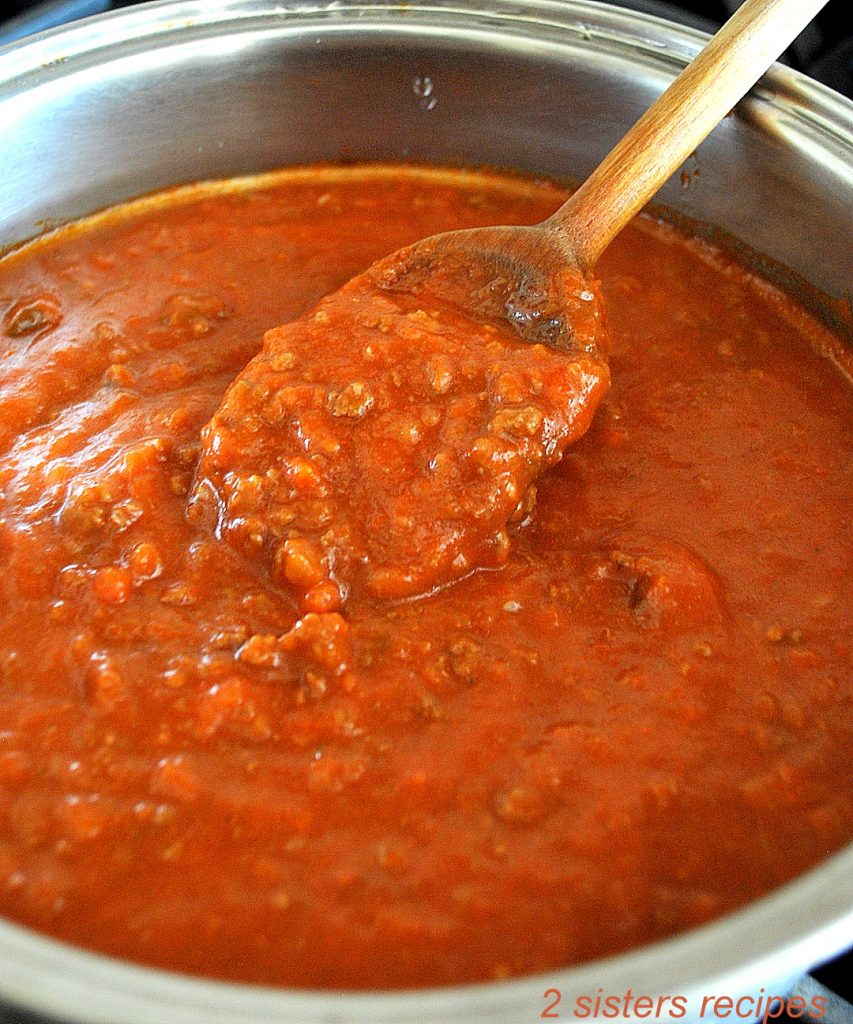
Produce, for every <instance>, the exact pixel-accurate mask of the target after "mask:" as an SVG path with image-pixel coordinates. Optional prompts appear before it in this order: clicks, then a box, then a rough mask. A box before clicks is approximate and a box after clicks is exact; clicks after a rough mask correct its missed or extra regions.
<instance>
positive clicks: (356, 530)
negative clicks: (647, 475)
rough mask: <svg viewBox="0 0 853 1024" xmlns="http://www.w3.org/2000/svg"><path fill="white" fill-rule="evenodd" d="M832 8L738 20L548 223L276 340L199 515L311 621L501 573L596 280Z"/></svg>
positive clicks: (600, 345)
mask: <svg viewBox="0 0 853 1024" xmlns="http://www.w3.org/2000/svg"><path fill="white" fill-rule="evenodd" d="M824 2H825V0H748V2H747V3H746V4H744V6H743V7H742V8H741V9H740V11H739V12H738V13H737V14H736V15H735V16H734V17H733V18H732V19H731V21H730V22H729V23H728V24H727V25H726V26H725V28H723V29H722V31H721V32H720V33H719V34H718V35H717V36H716V37H715V38H714V39H713V40H712V41H711V43H710V44H709V45H708V47H707V48H706V49H705V50H704V51H703V52H702V53H701V54H700V56H699V57H697V58H696V60H695V61H694V62H693V63H692V64H691V65H690V66H689V67H688V68H687V69H686V70H685V71H684V72H683V74H682V75H681V76H680V77H679V78H678V79H677V80H676V81H675V82H674V84H673V85H672V86H671V87H670V89H668V90H667V92H666V93H664V95H663V96H662V97H661V99H660V100H659V101H658V102H657V103H656V104H655V105H654V106H653V107H652V108H651V110H650V111H649V112H648V113H647V114H646V115H645V116H644V117H643V118H642V119H641V120H640V121H639V122H638V123H637V125H636V126H635V127H634V128H633V129H632V130H631V131H630V132H628V134H627V135H626V136H625V138H624V139H623V140H622V141H621V142H620V143H619V144H618V145H617V146H616V148H615V149H614V150H613V151H612V153H610V155H609V156H608V157H607V158H606V159H605V160H604V162H603V163H602V164H601V166H600V167H599V168H598V169H597V170H596V171H595V172H594V173H593V174H592V176H591V177H590V178H589V179H588V181H587V182H586V184H584V185H583V186H582V187H581V188H580V189H579V190H578V191H577V192H576V193H575V194H574V195H573V196H572V198H571V199H570V200H569V201H568V202H567V203H565V204H564V205H563V206H562V207H561V208H560V209H559V210H558V211H557V212H556V213H555V214H554V215H553V216H552V217H550V218H549V219H548V220H546V221H545V222H544V223H542V224H539V225H536V226H534V227H496V228H478V229H474V230H469V231H455V232H450V233H447V234H443V235H435V236H433V237H431V238H428V239H425V240H423V241H421V242H417V243H415V244H414V245H412V246H409V247H408V248H406V249H402V250H400V251H398V252H396V253H394V254H392V255H391V256H389V257H387V258H386V259H384V260H381V261H380V262H379V263H375V264H374V265H373V266H372V267H370V268H369V269H368V270H367V271H365V272H364V273H363V274H360V275H359V276H358V277H356V278H353V279H352V280H351V281H349V282H348V283H347V284H346V285H344V286H343V287H342V288H340V289H339V290H338V291H337V292H334V293H333V294H332V295H329V296H327V297H326V298H325V299H323V300H322V301H321V302H320V303H319V304H318V305H317V306H316V307H315V308H314V309H313V310H310V311H309V312H308V313H306V314H305V315H304V316H303V317H301V318H300V319H299V320H296V321H293V322H292V323H290V324H285V325H283V326H282V327H279V328H275V329H273V330H271V331H268V332H267V334H266V336H265V343H264V349H263V351H262V352H261V353H259V354H258V355H257V356H256V357H255V358H254V359H253V360H252V361H251V362H250V363H249V364H248V366H247V367H246V368H245V370H244V371H243V372H242V373H241V374H240V376H239V377H238V378H237V379H236V380H235V382H234V383H233V384H232V386H231V388H230V389H229V391H228V393H227V394H226V396H225V398H224V400H223V402H222V405H221V406H220V408H219V410H218V412H217V413H216V415H215V416H214V417H213V419H212V420H211V421H210V423H209V424H208V425H207V427H206V428H205V430H204V431H203V433H202V452H201V458H200V461H199V467H198V473H197V478H196V487H195V488H194V491H193V497H192V502H191V506H190V512H191V514H192V515H193V516H194V517H195V518H196V519H197V520H198V521H199V522H210V524H211V527H212V529H213V530H215V532H216V533H217V535H218V536H222V537H227V538H228V539H229V541H230V542H231V543H233V544H234V545H235V546H237V547H238V548H240V549H241V550H244V551H245V552H246V553H247V554H257V555H259V556H260V557H262V558H264V559H266V560H268V561H269V562H270V564H271V573H272V576H273V578H274V579H275V580H276V582H278V583H280V584H281V585H282V586H287V587H290V588H292V589H293V590H295V591H296V593H297V595H298V599H299V602H300V606H301V609H302V610H303V611H304V612H306V613H309V612H310V613H313V614H323V613H333V614H336V613H337V610H338V609H339V608H340V607H341V606H342V605H343V604H344V603H345V602H346V601H348V600H350V599H351V598H358V597H359V595H367V596H368V597H369V599H376V598H380V599H387V598H390V599H398V598H405V597H413V596H417V595H419V594H424V593H428V592H430V591H431V590H433V589H434V588H436V587H440V586H443V585H445V584H447V583H449V582H452V581H454V580H457V579H460V578H462V577H463V576H466V575H467V574H468V573H470V572H472V571H474V570H475V569H478V568H483V567H486V566H492V567H498V566H500V565H503V564H504V563H505V562H506V559H507V557H508V551H509V547H510V534H509V530H510V528H511V527H512V526H513V524H520V523H522V524H523V523H524V522H525V521H526V520H527V519H528V518H529V516H530V515H531V514H532V509H533V506H534V504H535V495H536V490H535V482H536V478H537V477H538V476H539V475H540V474H541V473H542V472H544V471H545V470H546V469H548V468H550V467H551V466H554V465H555V464H556V463H557V462H558V461H559V459H560V458H561V456H562V454H563V452H564V451H565V449H566V448H567V446H568V445H569V444H571V443H572V442H573V441H575V440H576V439H577V438H579V437H580V436H581V435H582V434H583V433H584V431H585V430H586V429H587V428H588V427H589V424H590V422H591V420H592V416H593V414H594V413H595V409H596V407H597V405H598V404H599V402H600V401H601V399H602V398H603V396H604V394H605V393H606V391H607V386H608V382H609V371H608V368H607V364H606V359H605V353H606V348H607V345H606V332H605V331H604V330H603V327H602V324H603V314H602V303H601V300H600V298H599V292H598V288H597V286H596V284H595V282H594V281H592V280H591V279H590V273H591V270H592V268H593V266H594V264H595V261H596V260H597V258H598V256H599V255H600V254H601V252H602V251H603V250H604V248H605V247H606V246H607V244H608V243H609V242H610V241H611V240H612V239H613V237H614V236H615V235H616V234H617V233H618V232H619V230H620V229H621V228H622V227H624V225H625V224H626V223H627V222H628V221H629V220H630V218H631V217H632V216H633V215H634V214H635V213H636V212H637V211H638V210H639V209H640V207H641V206H642V205H643V204H644V203H645V202H646V200H647V199H649V198H650V197H651V196H652V195H653V193H654V192H655V191H656V190H657V188H658V187H659V186H660V185H661V184H662V182H663V181H664V180H665V179H666V178H667V177H668V176H669V175H670V174H671V173H672V171H673V170H675V169H676V168H677V167H678V165H679V164H680V163H681V162H682V160H684V159H685V157H687V156H688V155H689V154H690V153H691V152H692V151H693V150H694V148H695V147H696V145H697V144H698V143H699V141H700V140H701V139H703V138H704V137H705V136H706V135H707V133H708V132H709V131H710V130H711V128H713V126H714V125H715V124H716V123H717V121H719V119H720V118H721V117H722V116H723V115H724V114H726V113H727V112H728V111H729V110H730V109H731V107H732V104H733V103H734V102H735V101H736V100H737V99H738V98H739V97H740V96H742V95H743V93H744V92H745V91H746V90H747V89H748V88H749V86H750V85H752V84H753V83H754V82H755V81H756V80H757V79H758V77H759V75H760V74H761V72H762V71H764V70H765V69H766V68H767V66H768V65H769V64H770V62H771V60H772V59H773V58H774V57H775V56H777V55H778V54H779V53H780V52H781V51H782V50H783V49H784V47H785V46H786V45H787V44H788V43H789V42H790V41H791V40H792V39H793V38H794V37H795V36H796V35H797V34H798V32H799V31H800V29H801V28H802V27H803V26H804V25H805V24H806V23H807V21H808V20H809V18H810V17H811V16H812V15H813V14H814V13H815V12H816V11H817V10H818V9H819V8H820V7H822V6H823V3H824ZM519 335H520V336H521V337H519ZM527 342H533V344H527ZM555 349H557V350H559V351H554V350H555ZM311 621H313V620H311ZM314 628H315V626H314V625H312V626H311V629H312V630H313V629H314ZM329 628H330V629H332V630H333V631H334V630H338V629H340V628H343V627H342V626H341V624H340V622H338V620H337V619H333V620H330V625H329ZM312 635H313V634H312ZM312 642H313V641H312ZM279 654H281V652H279ZM276 656H278V655H276ZM282 656H283V655H282Z"/></svg>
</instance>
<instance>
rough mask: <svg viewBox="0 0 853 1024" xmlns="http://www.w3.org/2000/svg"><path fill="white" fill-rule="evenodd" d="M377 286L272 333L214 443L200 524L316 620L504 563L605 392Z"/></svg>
mask: <svg viewBox="0 0 853 1024" xmlns="http://www.w3.org/2000/svg"><path fill="white" fill-rule="evenodd" d="M373 278H374V275H373V274H371V275H362V276H360V277H358V278H357V279H355V280H354V281H352V282H350V283H349V284H348V285H347V286H346V287H345V288H343V289H341V290H340V291H339V292H336V293H335V294H334V295H332V296H330V297H328V298H326V299H324V301H323V302H321V303H320V305H319V307H318V308H317V309H316V310H314V311H313V312H312V313H311V314H310V315H309V316H307V317H305V318H300V319H298V320H296V321H294V322H293V323H291V324H287V325H285V326H284V327H278V328H276V329H274V330H271V331H269V332H268V333H267V335H266V339H265V344H264V351H263V352H262V353H261V354H260V355H258V356H257V357H256V358H255V359H254V360H253V361H252V362H251V363H250V364H249V366H248V367H247V368H246V370H244V371H243V372H242V373H241V374H240V376H239V377H238V378H237V380H236V382H235V383H234V385H233V386H232V387H231V388H230V389H229V391H228V394H227V395H226V396H225V400H224V402H223V405H222V407H221V408H220V409H219V410H218V411H217V413H216V415H215V416H214V418H213V419H212V421H211V422H210V424H208V426H207V427H205V429H204V431H203V433H202V456H201V460H200V463H199V476H198V481H197V484H196V487H195V490H194V494H193V501H192V506H191V509H192V514H193V515H194V516H195V517H196V518H198V519H201V518H205V517H206V518H207V519H209V520H211V521H212V523H213V524H215V528H216V530H217V533H218V534H219V535H221V536H224V537H226V538H227V539H228V540H230V541H231V542H232V543H234V544H236V545H237V546H238V547H239V549H240V550H241V551H244V552H247V553H249V554H252V553H253V552H254V553H256V554H258V553H262V554H263V555H264V556H265V557H267V558H268V559H269V560H270V562H271V573H272V577H273V579H274V580H275V582H276V583H278V584H279V585H280V586H283V587H287V586H291V587H293V588H294V590H295V591H296V593H297V594H299V596H300V599H301V604H302V607H303V608H305V609H306V610H309V611H313V612H316V613H324V612H328V611H337V610H338V609H339V608H340V606H341V604H342V603H343V601H344V600H345V598H346V597H347V596H348V595H349V593H350V591H353V590H355V591H358V590H364V591H366V592H367V593H369V594H371V595H373V596H375V597H380V598H401V597H413V596H417V595H420V594H424V593H426V592H428V591H430V590H432V589H433V588H434V587H436V586H438V585H441V584H445V583H448V582H451V581H452V580H455V579H460V578H462V577H463V576H467V575H468V574H469V573H470V572H472V571H474V570H475V569H479V568H483V567H491V568H495V567H498V566H501V565H505V564H506V561H507V558H508V557H509V548H510V537H509V534H508V532H507V527H508V526H509V525H510V524H511V523H519V522H523V521H525V520H526V519H527V518H529V516H530V514H531V511H532V508H533V504H534V500H535V490H534V481H535V479H536V477H537V476H538V475H539V474H540V473H541V472H542V471H543V470H545V469H547V468H549V467H551V466H554V465H555V464H556V463H557V462H558V461H559V460H560V458H561V457H562V454H563V451H564V450H565V448H566V446H567V445H568V444H569V443H570V442H571V441H573V440H575V439H576V438H577V437H578V436H580V435H581V434H582V433H583V432H584V431H585V430H586V429H587V428H588V426H589V423H590V421H591V419H592V415H593V413H594V411H595V409H596V407H597V405H598V402H599V401H600V399H601V397H602V396H603V394H604V392H605V391H606V388H607V383H608V376H607V368H606V366H605V365H604V364H603V362H602V361H601V360H600V359H599V358H596V357H594V356H592V355H590V354H589V353H587V352H579V353H576V354H571V355H570V354H568V353H566V352H560V351H555V350H554V349H551V348H548V347H546V346H544V345H541V344H528V343H526V342H524V341H522V340H520V339H519V337H518V335H517V333H516V332H515V330H514V329H513V328H512V327H511V326H510V325H509V323H507V322H506V321H505V322H504V323H503V324H502V325H501V324H500V322H499V321H496V322H494V323H492V322H483V321H482V320H477V319H475V318H474V317H473V315H472V314H471V313H470V312H469V311H467V310H464V309H461V308H459V307H458V306H454V305H452V304H449V303H448V302H446V301H443V300H442V299H441V298H438V297H436V296H435V295H434V294H432V293H430V292H429V291H426V290H425V289H424V288H423V286H421V287H419V288H417V289H416V290H414V292H397V293H394V292H388V291H383V290H382V289H381V288H380V287H379V286H378V285H377V284H376V283H375V281H374V279H373ZM590 298H592V295H590Z"/></svg>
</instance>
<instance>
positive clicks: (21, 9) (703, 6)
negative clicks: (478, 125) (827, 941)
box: [0, 0, 853, 1024]
mask: <svg viewBox="0 0 853 1024" xmlns="http://www.w3.org/2000/svg"><path fill="white" fill-rule="evenodd" d="M611 2H613V3H615V4H616V5H617V6H619V7H627V8H631V9H633V10H638V11H645V12H646V13H648V14H657V15H660V16H662V17H665V18H670V19H671V20H673V21H679V22H681V23H682V24H687V25H690V26H691V27H693V28H698V29H702V30H704V31H707V32H713V31H715V30H716V29H717V28H718V27H719V26H720V25H721V24H722V22H723V21H725V20H726V18H728V17H729V15H730V14H731V13H732V12H733V11H734V10H735V9H736V8H737V7H738V6H740V3H739V0H611ZM482 3H483V6H484V7H485V6H487V4H488V0H482ZM132 4H133V0H40V2H35V0H12V2H11V4H10V3H9V2H8V0H7V2H6V3H5V4H4V5H3V7H4V10H5V13H0V45H2V44H3V43H6V42H11V41H12V40H14V39H16V38H22V37H23V36H25V35H29V34H31V33H32V32H37V31H41V30H42V29H46V28H51V27H53V26H55V25H59V24H62V23H63V22H66V21H72V20H74V19H75V18H79V17H85V16H86V15H90V14H97V13H99V12H101V11H106V10H114V9H116V8H118V7H128V6H132ZM784 60H785V63H787V64H789V65H790V66H791V67H794V68H796V69H797V70H799V71H803V72H805V73H806V74H809V75H811V77H812V78H815V79H817V80H818V81H819V82H823V83H824V84H825V85H828V86H829V87H830V88H832V89H835V90H836V91H837V92H840V93H843V94H844V95H846V96H848V97H850V98H851V99H853V0H829V2H828V3H827V5H826V6H825V7H824V8H823V10H822V11H821V12H820V13H819V14H818V16H817V17H816V18H815V20H814V21H813V22H812V24H811V25H810V26H809V27H808V28H807V29H806V30H805V32H803V34H802V35H801V36H800V37H799V38H798V39H797V40H796V41H795V42H794V44H793V45H792V46H791V47H790V49H789V50H788V51H787V52H786V54H785V57H784ZM850 939H851V943H853V935H851V936H850ZM812 974H813V975H814V977H815V978H817V979H818V980H819V981H820V982H822V983H823V984H824V985H827V986H828V987H829V988H830V989H832V990H833V991H834V992H837V993H838V994H839V995H841V996H843V997H844V998H845V999H847V1000H848V1001H853V953H848V954H847V956H844V957H840V958H839V959H837V960H835V961H833V962H832V963H830V964H827V965H826V966H825V967H823V968H821V969H819V970H816V971H813V972H812ZM19 1019H20V1020H21V1021H23V1020H25V1019H29V1018H23V1017H22V1018H19ZM6 1020H9V1021H11V1020H12V1018H11V1017H5V1016H4V1015H3V1011H2V1008H0V1024H4V1021H6ZM780 1024H781V1022H780Z"/></svg>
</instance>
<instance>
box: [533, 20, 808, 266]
mask: <svg viewBox="0 0 853 1024" xmlns="http://www.w3.org/2000/svg"><path fill="white" fill-rule="evenodd" d="M826 2H827V0H746V3H744V4H743V5H742V6H741V7H740V8H739V9H738V10H737V11H736V13H735V14H734V15H733V16H732V17H731V18H730V19H729V20H728V21H727V22H726V24H725V25H723V27H722V28H721V29H720V31H719V32H718V33H717V34H716V35H715V36H714V38H713V39H711V41H710V42H709V43H708V45H707V46H706V47H705V49H704V50H702V52H701V53H699V54H698V55H697V56H696V57H695V58H694V60H693V61H691V63H690V64H688V65H687V67H686V68H685V69H684V70H683V71H682V72H681V74H680V75H679V76H678V78H676V79H675V81H674V82H673V83H672V85H670V86H669V88H668V89H667V90H666V92H664V93H663V94H662V95H661V96H660V98H659V99H658V100H656V102H655V103H654V104H653V105H652V106H651V107H650V108H649V109H648V110H647V111H646V113H645V114H643V116H642V117H641V118H640V120H639V121H637V123H636V124H635V125H634V126H633V127H632V128H631V129H630V130H629V131H628V133H627V134H626V135H624V136H623V137H622V139H621V140H620V141H619V142H618V143H617V144H616V146H615V147H614V148H613V149H612V150H611V151H610V153H608V155H607V156H606V157H605V158H604V160H602V162H601V163H600V164H599V165H598V167H597V168H596V169H595V170H594V171H593V172H592V174H591V175H590V176H589V178H587V180H586V181H585V182H584V184H583V185H582V186H581V187H580V188H579V189H578V190H577V192H575V193H574V195H573V196H572V197H571V198H570V199H569V200H568V202H566V203H564V205H563V206H561V207H560V209H559V210H558V211H557V212H556V213H555V214H554V216H553V217H552V218H551V224H552V225H553V226H554V227H556V228H557V229H558V230H559V231H560V232H561V233H562V234H564V236H565V238H566V241H567V242H568V244H569V245H570V246H571V250H572V256H573V259H574V261H575V262H576V263H577V264H578V265H579V266H580V268H581V269H582V270H585V271H589V270H590V269H591V268H592V267H593V266H594V265H595V262H596V260H597V259H598V257H599V256H600V255H601V253H602V252H603V251H604V250H605V248H606V247H607V246H608V245H609V243H610V242H611V241H612V240H613V238H615V236H616V235H617V234H618V233H619V232H620V231H621V230H622V228H623V227H625V225H626V224H627V223H628V221H629V220H630V219H631V218H632V217H633V216H634V214H636V213H637V212H638V211H639V210H640V209H641V208H642V207H643V206H644V205H645V203H646V202H648V200H649V199H651V197H652V196H653V195H654V194H655V192H657V190H658V189H659V188H660V187H661V185H663V183H664V182H665V181H666V180H667V178H669V176H670V175H671V174H672V173H673V172H674V171H676V170H677V169H678V167H679V166H680V165H681V164H682V162H683V161H684V160H685V159H686V158H687V157H688V156H690V154H691V153H692V152H693V151H694V150H695V149H696V147H697V146H698V145H699V143H700V142H701V141H702V140H703V139H704V138H705V136H706V135H708V134H709V133H710V131H711V130H712V129H713V128H714V127H715V126H716V125H717V124H718V123H719V122H720V121H721V120H722V119H723V117H725V115H726V114H728V113H729V111H730V110H731V109H732V107H733V106H734V105H735V104H736V103H737V101H738V100H739V99H740V98H741V97H742V96H743V95H744V94H745V93H746V92H747V91H748V90H749V89H750V88H751V87H752V86H753V85H754V84H755V83H756V82H757V81H758V79H759V78H760V77H761V75H762V74H763V73H764V72H765V71H766V70H767V68H768V67H770V65H771V64H772V63H773V61H774V60H775V59H776V58H777V57H778V56H779V55H780V54H781V53H782V52H783V51H784V50H785V49H786V47H787V46H788V45H789V44H790V43H791V42H792V41H793V40H794V39H796V37H797V36H798V35H799V34H800V32H801V31H802V30H803V29H804V28H805V26H806V25H807V24H808V23H809V22H810V21H811V20H812V18H813V17H814V16H815V15H816V14H817V12H818V11H819V10H820V9H821V8H822V7H823V6H824V4H825V3H826Z"/></svg>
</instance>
